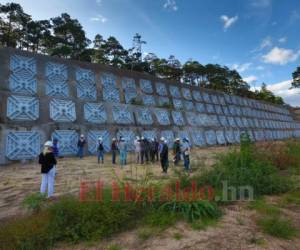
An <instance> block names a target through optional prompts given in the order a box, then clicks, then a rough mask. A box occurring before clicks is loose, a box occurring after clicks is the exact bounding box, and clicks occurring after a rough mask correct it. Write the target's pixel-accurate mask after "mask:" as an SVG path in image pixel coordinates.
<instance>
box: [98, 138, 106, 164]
mask: <svg viewBox="0 0 300 250" xmlns="http://www.w3.org/2000/svg"><path fill="white" fill-rule="evenodd" d="M97 152H98V164H99V163H100V160H101V163H102V164H103V163H104V145H103V140H102V137H99V138H98V145H97Z"/></svg>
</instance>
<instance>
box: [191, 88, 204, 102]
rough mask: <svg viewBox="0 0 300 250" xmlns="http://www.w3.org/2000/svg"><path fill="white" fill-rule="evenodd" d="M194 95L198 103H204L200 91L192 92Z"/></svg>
mask: <svg viewBox="0 0 300 250" xmlns="http://www.w3.org/2000/svg"><path fill="white" fill-rule="evenodd" d="M192 95H193V97H194V99H195V100H196V101H197V102H201V101H202V96H201V93H200V92H199V91H198V90H193V91H192Z"/></svg>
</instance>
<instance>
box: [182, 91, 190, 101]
mask: <svg viewBox="0 0 300 250" xmlns="http://www.w3.org/2000/svg"><path fill="white" fill-rule="evenodd" d="M181 93H182V96H183V98H184V99H187V100H192V94H191V91H190V89H187V88H182V89H181Z"/></svg>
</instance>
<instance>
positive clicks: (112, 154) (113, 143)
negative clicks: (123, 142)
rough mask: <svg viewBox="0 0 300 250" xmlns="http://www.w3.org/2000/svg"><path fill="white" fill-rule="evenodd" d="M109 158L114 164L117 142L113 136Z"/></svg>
mask: <svg viewBox="0 0 300 250" xmlns="http://www.w3.org/2000/svg"><path fill="white" fill-rule="evenodd" d="M110 149H111V158H112V164H116V157H117V153H118V150H119V149H118V143H117V139H116V138H113V139H112V143H111V148H110Z"/></svg>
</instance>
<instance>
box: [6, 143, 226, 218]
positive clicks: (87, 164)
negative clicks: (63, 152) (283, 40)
mask: <svg viewBox="0 0 300 250" xmlns="http://www.w3.org/2000/svg"><path fill="white" fill-rule="evenodd" d="M227 150H229V148H228V147H211V148H205V149H195V150H194V151H193V154H192V156H191V166H192V167H193V168H201V166H203V163H205V164H206V165H211V164H212V163H213V161H214V155H215V154H216V153H219V152H225V151H227ZM169 159H171V155H170V158H169ZM127 162H128V163H129V164H128V165H127V166H125V167H124V168H123V169H122V168H121V167H120V165H119V164H116V165H112V164H111V155H110V154H107V155H106V156H105V162H104V164H103V165H99V164H98V163H97V159H96V157H95V156H88V157H85V158H84V159H82V160H80V159H78V158H75V157H73V158H62V159H58V164H57V176H56V182H55V196H60V195H63V194H68V193H71V194H76V195H77V194H78V195H79V187H80V181H81V180H84V181H88V182H92V181H96V180H99V179H101V180H102V181H104V183H105V184H108V185H109V184H111V183H112V181H113V180H114V179H115V178H116V175H117V176H118V178H122V179H124V178H127V179H135V178H139V177H143V176H144V175H145V172H146V170H147V171H150V172H152V176H153V179H154V180H155V179H160V178H166V176H164V175H163V174H162V173H161V168H160V166H159V164H158V163H155V164H148V165H137V164H133V163H134V162H135V158H134V155H132V154H129V156H128V161H127ZM178 168H180V167H178ZM172 175H173V171H172V164H170V171H169V174H168V176H167V178H168V177H172ZM40 182H41V174H40V166H39V164H37V162H25V163H16V164H11V165H8V166H0V220H1V219H4V218H7V217H10V216H13V215H16V214H19V213H22V212H23V211H24V209H22V208H21V203H22V201H23V199H24V197H25V196H26V195H28V194H31V193H33V192H38V191H39V188H40Z"/></svg>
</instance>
